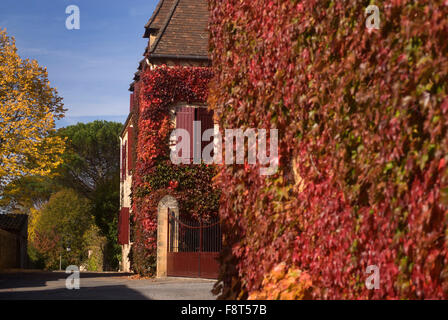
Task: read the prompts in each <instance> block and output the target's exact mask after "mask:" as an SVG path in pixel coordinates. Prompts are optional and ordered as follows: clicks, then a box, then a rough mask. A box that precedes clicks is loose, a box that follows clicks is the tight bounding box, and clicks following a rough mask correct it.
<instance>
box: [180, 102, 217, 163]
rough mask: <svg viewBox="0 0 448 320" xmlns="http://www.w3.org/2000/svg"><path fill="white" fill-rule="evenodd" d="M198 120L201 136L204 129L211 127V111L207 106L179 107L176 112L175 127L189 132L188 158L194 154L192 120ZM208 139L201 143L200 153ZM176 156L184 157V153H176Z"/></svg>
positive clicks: (190, 158)
mask: <svg viewBox="0 0 448 320" xmlns="http://www.w3.org/2000/svg"><path fill="white" fill-rule="evenodd" d="M194 121H200V122H201V138H202V135H203V133H204V131H206V130H208V129H213V127H214V123H213V111H208V110H207V108H193V107H181V108H180V109H179V110H178V111H177V114H176V129H184V130H186V131H187V132H188V133H189V134H190V156H189V160H192V159H193V155H194V153H193V152H194V130H193V122H194ZM180 139H181V138H180V137H179V138H178V141H177V143H179V142H180ZM209 143H210V141H208V142H207V141H206V142H202V143H201V146H202V148H201V155H202V150H203V149H204V147H205V146H206V145H208V144H209ZM178 156H179V157H180V158H182V159H185V158H186V155H184V154H178Z"/></svg>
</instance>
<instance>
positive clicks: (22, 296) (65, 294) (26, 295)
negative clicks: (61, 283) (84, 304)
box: [0, 285, 149, 300]
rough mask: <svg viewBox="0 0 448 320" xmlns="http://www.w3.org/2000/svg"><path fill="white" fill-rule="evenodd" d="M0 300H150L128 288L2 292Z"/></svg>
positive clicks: (109, 287) (102, 287) (103, 287)
mask: <svg viewBox="0 0 448 320" xmlns="http://www.w3.org/2000/svg"><path fill="white" fill-rule="evenodd" d="M0 300H149V299H148V298H147V297H145V296H144V295H142V294H140V292H138V291H135V290H133V289H130V288H128V287H127V286H123V285H117V286H99V287H86V288H81V289H79V290H67V289H65V288H64V289H52V290H44V289H42V290H33V291H13V292H0Z"/></svg>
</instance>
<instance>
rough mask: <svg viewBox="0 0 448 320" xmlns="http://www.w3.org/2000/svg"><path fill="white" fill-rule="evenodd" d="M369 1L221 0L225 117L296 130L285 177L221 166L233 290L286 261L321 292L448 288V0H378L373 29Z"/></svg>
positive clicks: (217, 26)
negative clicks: (371, 272) (374, 274)
mask: <svg viewBox="0 0 448 320" xmlns="http://www.w3.org/2000/svg"><path fill="white" fill-rule="evenodd" d="M370 2H371V1H358V0H356V1H355V0H348V1H339V0H302V1H298V0H292V1H271V0H257V1H255V0H219V1H218V0H211V2H210V3H211V10H212V15H211V27H210V28H211V52H212V57H213V63H214V72H215V78H214V80H213V84H212V89H211V94H210V98H209V102H210V104H211V105H212V107H213V108H214V110H215V114H217V115H218V118H219V119H220V121H221V128H244V127H256V128H271V127H272V128H277V129H279V134H280V136H281V137H280V163H281V167H280V171H279V173H278V174H277V175H276V176H273V177H268V178H266V177H262V176H260V175H259V172H258V170H257V169H256V168H252V170H247V169H246V170H245V168H243V167H237V166H231V167H223V168H222V170H221V172H220V174H219V186H220V187H221V188H222V190H223V199H222V202H221V208H220V215H221V218H222V220H223V221H224V224H225V225H224V226H223V228H224V232H225V234H226V237H225V249H224V251H223V254H222V257H221V262H222V270H221V276H220V280H221V281H220V285H219V286H218V287H217V288H218V289H221V290H222V297H223V298H245V297H248V296H249V295H250V294H256V293H257V292H263V290H264V289H263V288H266V286H269V284H268V283H266V281H267V280H266V279H269V277H268V276H267V275H269V274H270V273H271V272H272V270H274V268H275V267H276V266H277V265H279V264H281V263H285V264H286V265H287V266H288V267H289V268H291V269H292V270H300V271H301V272H304V273H305V274H308V275H309V279H310V281H311V282H312V286H311V292H310V294H311V297H312V298H317V299H350V298H355V299H371V298H389V299H422V298H445V299H446V298H448V250H447V249H448V248H447V241H448V238H447V234H448V233H447V214H448V171H447V166H446V162H447V160H448V156H447V151H448V140H447V139H448V135H447V129H448V97H447V96H448V41H447V39H448V19H447V16H448V3H447V2H446V1H441V0H436V1H434V0H422V1H409V0H394V1H386V2H383V1H378V2H377V3H376V4H377V5H378V7H379V9H380V13H381V25H380V29H379V30H372V31H370V30H368V29H367V28H366V25H365V21H366V16H365V9H366V7H367V6H368V5H369V4H371V3H370ZM369 265H377V266H379V268H380V276H381V278H380V279H381V282H380V289H379V290H368V289H367V288H366V286H365V280H366V278H367V276H368V275H367V274H366V269H367V267H368V266H369ZM285 272H286V273H285V274H288V271H285ZM272 279H273V278H272ZM272 281H274V280H272ZM275 281H280V280H279V279H276V280H275ZM268 282H269V281H268ZM297 285H298V286H300V285H301V284H300V281H298V282H297ZM290 289H291V288H290Z"/></svg>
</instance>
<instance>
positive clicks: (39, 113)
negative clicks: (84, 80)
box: [0, 30, 65, 186]
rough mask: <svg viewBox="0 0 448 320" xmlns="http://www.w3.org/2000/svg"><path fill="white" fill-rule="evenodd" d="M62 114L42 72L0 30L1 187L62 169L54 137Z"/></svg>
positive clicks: (58, 99)
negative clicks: (56, 122) (15, 180)
mask: <svg viewBox="0 0 448 320" xmlns="http://www.w3.org/2000/svg"><path fill="white" fill-rule="evenodd" d="M64 112H65V110H64V108H63V103H62V98H61V97H59V96H58V93H57V91H56V89H54V88H52V87H51V86H50V82H49V80H48V74H47V71H46V69H45V68H43V67H41V66H39V64H38V63H37V61H35V60H31V61H30V60H28V59H25V60H23V59H21V58H20V56H19V55H18V53H17V48H16V45H15V40H14V38H12V37H8V36H7V34H6V31H4V30H0V186H3V185H5V184H6V183H7V182H9V181H11V180H14V179H16V178H17V177H21V176H25V175H48V174H50V173H51V172H52V170H53V169H55V168H56V167H58V166H59V165H60V164H61V161H62V157H61V155H62V153H63V152H64V148H65V144H64V139H63V138H62V137H60V136H56V135H55V134H54V133H55V119H60V118H62V117H63V116H64Z"/></svg>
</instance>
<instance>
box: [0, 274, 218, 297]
mask: <svg viewBox="0 0 448 320" xmlns="http://www.w3.org/2000/svg"><path fill="white" fill-rule="evenodd" d="M68 276H69V275H68V274H65V272H8V273H0V300H103V299H105V300H214V299H215V298H216V297H215V296H213V294H212V293H211V292H210V291H211V289H212V288H213V284H214V282H215V281H214V280H204V279H189V278H165V279H144V280H142V279H132V278H131V277H130V275H126V274H122V273H81V274H80V276H81V277H80V289H79V290H68V289H67V288H66V284H65V282H66V279H67V277H68Z"/></svg>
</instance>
